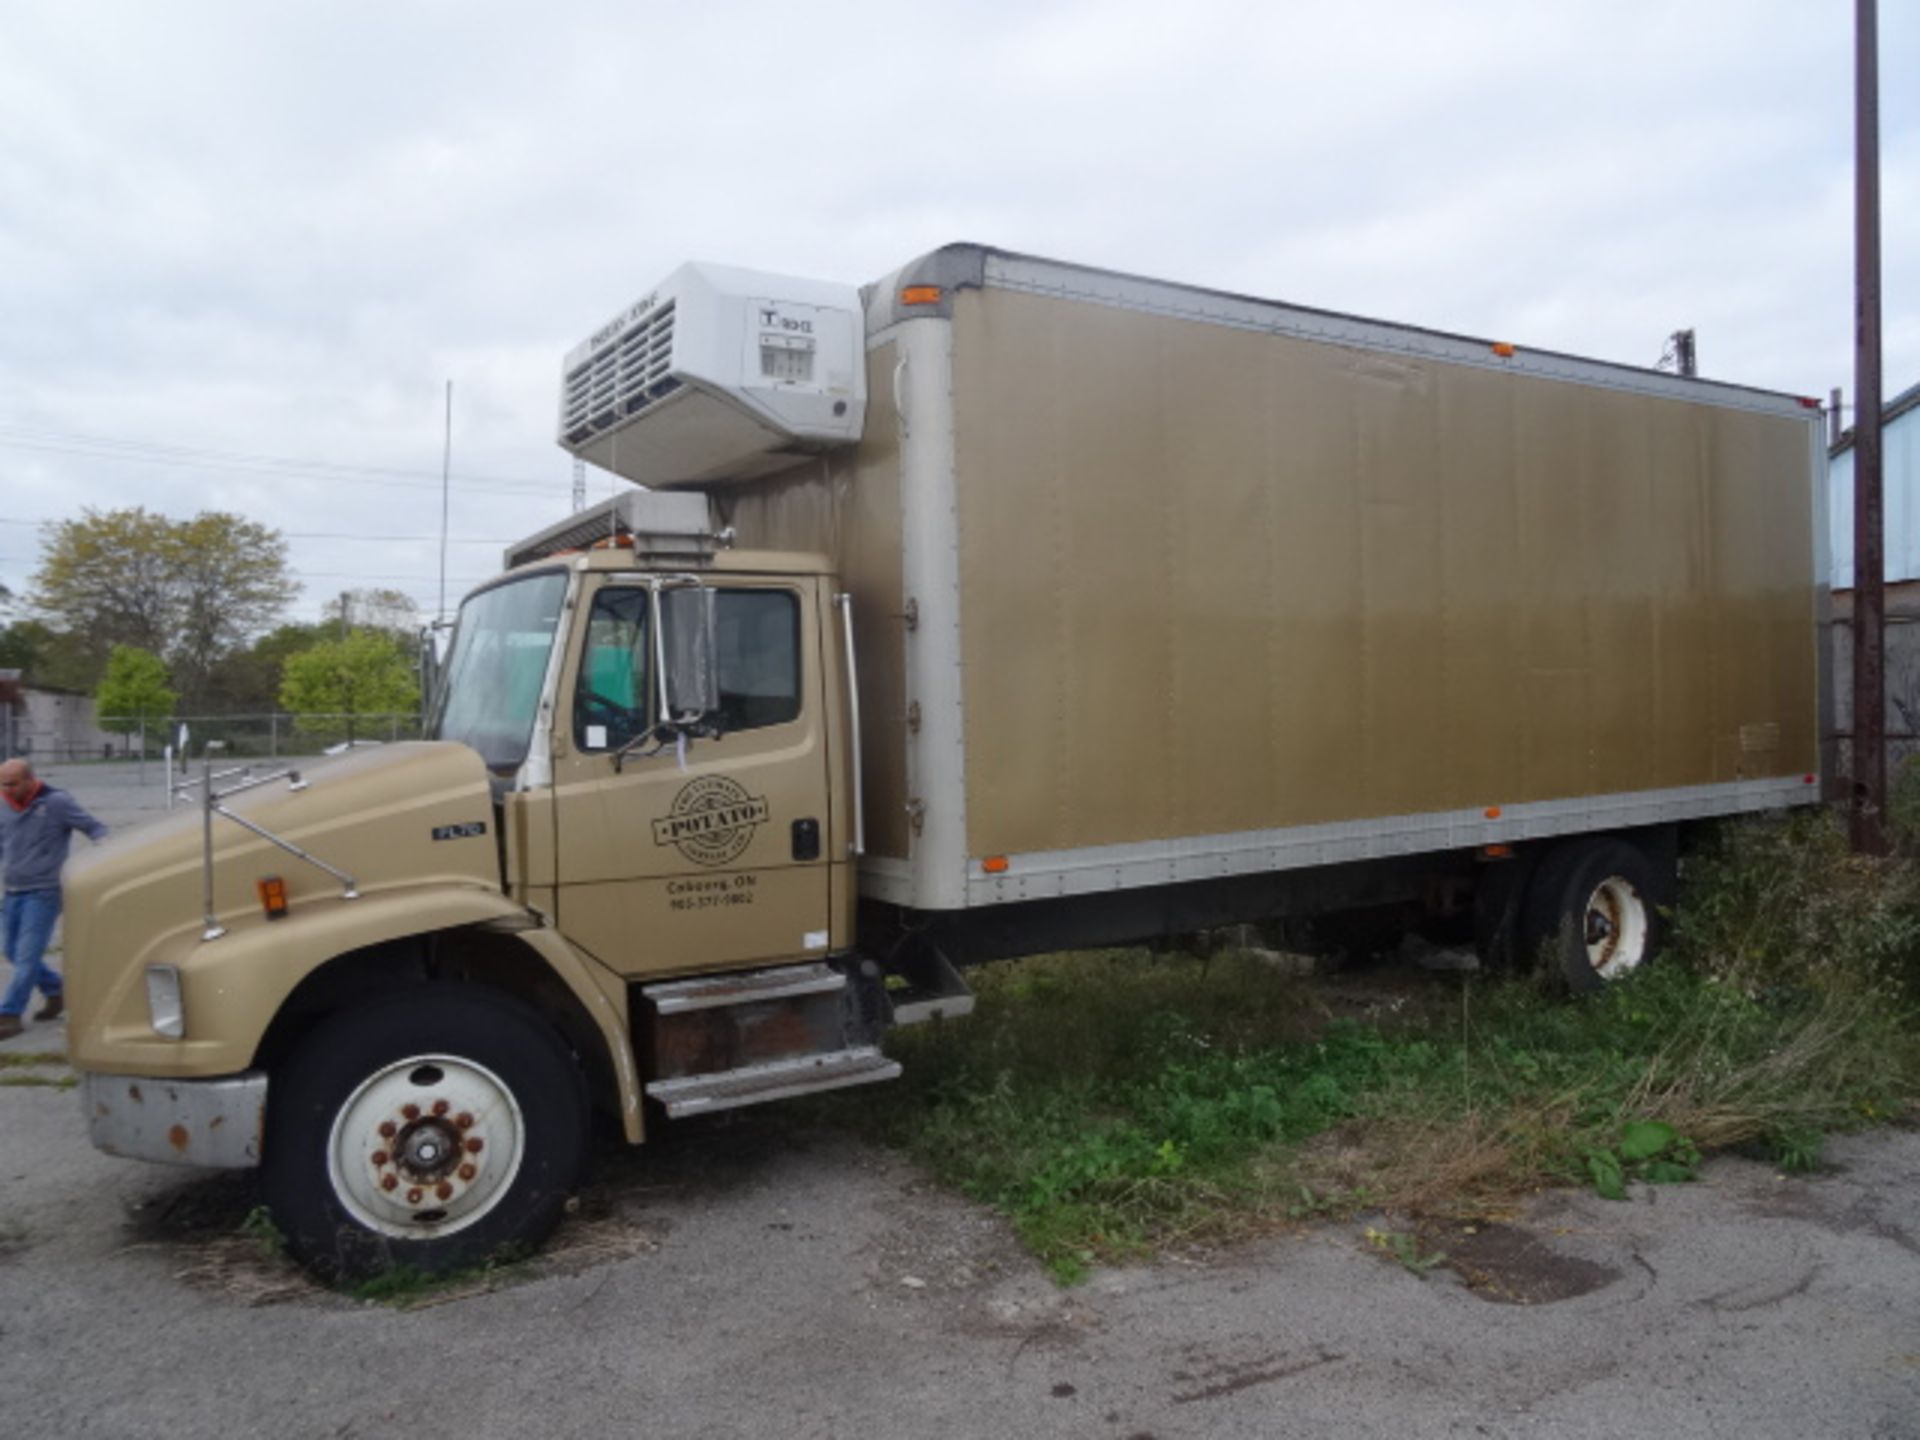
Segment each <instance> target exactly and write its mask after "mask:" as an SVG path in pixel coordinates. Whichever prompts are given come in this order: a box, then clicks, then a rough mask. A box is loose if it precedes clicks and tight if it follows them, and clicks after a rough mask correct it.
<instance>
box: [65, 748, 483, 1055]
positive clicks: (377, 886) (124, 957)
mask: <svg viewBox="0 0 1920 1440" xmlns="http://www.w3.org/2000/svg"><path fill="white" fill-rule="evenodd" d="M278 768H279V762H274V763H272V764H267V765H259V766H256V767H255V770H256V771H257V772H258V773H263V774H270V773H272V772H273V771H274V770H276V769H278ZM298 768H299V773H300V775H301V777H302V778H303V780H304V781H305V782H306V783H305V785H304V786H303V787H302V788H301V789H298V790H295V789H292V788H291V787H290V785H289V783H288V781H287V780H284V779H282V780H275V781H272V782H270V783H268V784H266V785H262V786H260V787H258V788H257V789H253V790H248V791H245V792H243V793H241V794H238V795H234V796H232V797H231V798H229V799H227V800H224V801H221V802H220V803H221V804H222V805H223V806H224V807H225V808H226V809H227V810H229V811H231V812H232V813H233V814H234V815H237V816H240V817H242V818H244V819H245V820H247V821H248V822H250V823H251V824H254V825H257V826H259V827H260V828H261V829H263V830H266V831H269V832H271V833H272V834H274V835H276V836H278V837H279V838H280V839H282V840H285V841H287V842H289V843H291V844H294V845H297V846H299V847H300V849H302V850H304V851H306V852H307V853H309V854H310V855H312V856H314V857H315V858H316V859H319V860H324V861H325V862H326V863H327V864H329V865H331V866H332V867H334V869H336V870H341V871H344V872H346V873H347V874H348V875H350V876H352V877H353V879H354V880H355V882H356V886H357V889H358V891H359V893H360V894H362V895H365V896H371V895H374V894H377V893H382V892H388V891H393V890H399V889H406V888H409V887H416V886H421V885H447V884H453V885H463V886H474V885H479V886H484V887H486V888H489V889H493V890H498V889H499V888H500V859H499V848H498V845H499V839H498V835H497V833H496V832H497V825H496V823H495V817H494V813H493V801H492V798H491V794H490V792H489V790H488V784H487V773H486V768H485V766H484V765H483V764H482V763H481V760H480V757H479V756H478V755H477V754H475V753H474V752H473V751H472V750H469V749H468V748H467V747H466V746H464V745H455V744H448V743H443V742H419V743H408V744H400V745H387V746H381V747H380V748H378V749H367V750H357V751H353V752H350V753H349V754H346V755H342V756H339V757H337V758H330V759H322V760H318V761H315V762H313V763H311V764H304V763H303V764H301V765H300V766H299V767H298ZM237 783H240V777H239V776H233V777H230V778H229V779H227V780H226V781H223V782H221V781H217V782H216V783H215V786H214V789H215V790H216V792H217V791H219V790H220V789H222V788H224V787H231V786H233V785H234V784H237ZM196 791H197V787H196ZM176 806H177V808H176V809H175V810H174V811H173V812H172V813H171V814H169V815H167V816H166V817H165V818H164V819H161V820H155V821H152V822H150V823H148V824H145V825H141V826H138V827H136V828H134V829H132V830H130V831H127V832H125V833H124V834H120V835H116V836H113V837H111V838H109V839H108V840H107V842H106V843H105V844H103V845H100V846H98V847H96V848H90V849H88V850H86V851H83V852H81V853H80V854H77V855H76V856H75V857H74V858H73V860H72V861H70V862H69V864H68V866H67V869H66V872H65V874H64V875H63V876H62V888H63V889H64V891H65V895H66V903H65V920H64V923H65V930H66V953H65V961H64V972H65V976H66V982H67V986H66V988H67V995H68V1004H69V1007H70V1009H71V1011H72V1013H73V1021H72V1023H73V1025H75V1026H84V1025H86V1024H87V1023H88V1022H89V1019H90V1017H92V1016H93V1015H95V1014H96V1012H97V1011H98V1008H99V1007H100V1006H101V1005H103V1004H105V1003H107V1000H108V997H109V996H110V995H114V996H121V997H126V996H128V995H129V993H130V992H131V991H134V990H137V989H138V988H139V987H138V985H137V984H130V983H129V982H128V979H127V976H128V972H129V971H136V970H138V969H140V968H142V967H144V966H145V965H147V964H151V963H157V962H159V961H161V960H163V959H164V960H167V961H177V960H178V958H179V957H180V956H181V955H182V954H185V953H189V952H190V949H191V947H193V946H197V945H198V944H200V943H202V935H203V932H205V931H206V929H207V905H206V866H205V858H204V857H205V849H206V841H205V832H204V829H203V826H204V817H203V814H202V810H201V807H200V805H199V803H198V800H197V795H196V799H194V800H190V801H180V802H176ZM212 834H213V866H212V869H213V912H214V916H215V918H216V920H217V922H218V924H219V925H220V926H222V927H225V928H227V929H230V930H231V929H238V928H239V927H242V926H247V927H252V926H258V925H263V924H266V923H268V922H267V921H266V919H265V917H264V915H263V913H262V907H261V901H260V896H259V892H258V889H257V884H258V882H259V881H260V880H262V879H264V878H266V877H268V876H279V877H280V878H281V879H282V880H284V882H285V884H286V891H287V901H288V912H289V917H288V921H286V922H279V923H297V921H298V919H299V917H300V916H301V915H302V914H304V913H311V912H312V911H313V909H314V908H315V907H319V906H339V905H344V904H353V903H354V902H353V901H352V900H349V899H347V898H346V895H345V887H344V886H343V885H342V884H341V882H340V881H338V880H336V879H335V878H334V877H333V876H331V875H329V874H327V873H326V871H324V870H321V869H319V868H318V867H316V866H314V865H312V864H309V863H308V862H306V861H304V860H302V859H300V858H298V857H297V856H295V855H292V854H289V853H288V852H287V851H285V850H283V849H281V848H280V847H279V846H276V845H274V844H272V843H271V842H270V841H268V840H265V839H263V838H261V837H260V836H258V835H256V834H254V833H252V832H251V831H249V830H247V829H245V828H244V827H243V826H241V825H239V824H237V823H236V822H235V821H234V820H232V819H230V818H228V817H227V816H224V815H215V816H214V817H213V831H212ZM214 943H217V942H214Z"/></svg>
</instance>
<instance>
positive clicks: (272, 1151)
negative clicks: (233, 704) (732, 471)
mask: <svg viewBox="0 0 1920 1440" xmlns="http://www.w3.org/2000/svg"><path fill="white" fill-rule="evenodd" d="M696 500H698V497H695V496H688V495H680V496H672V497H649V496H646V495H644V494H639V493H636V494H634V495H633V496H630V497H627V499H626V503H624V504H622V505H617V506H614V507H610V508H609V510H608V511H607V513H606V515H605V516H604V517H602V519H603V520H604V522H605V523H606V524H607V527H608V529H609V530H610V531H611V532H612V533H611V534H606V533H603V534H602V535H601V537H600V538H599V539H597V540H589V541H588V542H587V543H586V545H585V546H584V547H575V546H568V547H567V548H565V549H563V550H555V549H554V548H553V547H552V543H551V542H549V543H548V544H546V545H544V546H538V547H536V553H533V554H532V555H531V556H528V555H525V554H516V555H514V556H511V557H509V558H510V559H514V560H517V561H519V563H517V564H516V565H515V566H514V568H513V569H511V570H509V571H508V572H507V573H506V574H504V575H503V576H502V577H501V578H500V579H499V580H497V581H495V582H493V583H491V584H489V585H487V586H486V587H484V588H482V589H481V590H479V591H477V592H475V593H474V594H472V595H471V596H469V597H468V599H467V600H466V601H465V603H464V604H463V605H462V607H461V611H460V615H459V619H458V623H457V625H456V627H455V630H454V633H453V636H452V639H451V642H450V645H449V647H448V652H447V656H446V660H445V662H444V666H443V669H442V673H441V676H440V680H439V684H438V686H437V689H436V694H435V697H434V700H433V703H432V707H431V711H430V714H429V717H428V727H427V733H428V739H427V740H426V741H424V742H421V743H418V744H408V745H400V746H390V747H382V749H381V750H379V751H369V752H361V753H357V754H351V755H347V756H343V757H340V758H339V759H336V760H331V761H324V762H322V763H320V764H319V765H316V766H313V767H311V768H309V769H306V770H304V771H301V772H292V771H289V772H284V773H279V774H256V773H253V772H251V771H226V772H216V771H214V770H213V769H212V768H211V767H209V768H208V769H207V771H206V773H205V774H204V776H203V779H202V782H201V784H200V785H199V787H198V793H197V799H198V802H199V803H198V806H197V809H198V811H199V813H198V814H197V815H192V816H191V818H192V819H193V820H194V821H196V822H198V823H196V824H191V825H189V824H187V823H185V821H186V820H187V819H188V818H189V814H190V812H179V813H178V814H177V815H176V817H175V818H174V819H171V820H169V821H167V822H163V823H162V824H161V825H160V826H158V827H155V828H154V830H153V831H152V833H151V834H150V835H144V836H143V835H141V834H136V835H135V836H133V837H130V838H129V840H128V842H127V844H126V846H125V847H123V848H122V849H121V850H119V851H109V852H107V853H105V854H104V855H103V857H102V863H99V864H96V865H94V866H92V867H91V868H80V867H76V872H75V873H74V875H73V877H72V893H73V897H74V902H75V903H74V912H75V920H76V924H75V925H74V927H73V943H72V956H73V958H72V962H71V965H70V968H71V970H72V972H73V977H72V978H73V984H72V990H73V992H74V996H75V1005H74V1011H75V1014H74V1021H73V1024H74V1032H73V1033H74V1036H75V1046H74V1049H75V1055H76V1060H77V1061H78V1063H79V1064H80V1065H81V1066H82V1067H83V1068H84V1069H85V1071H86V1072H87V1078H86V1087H87V1097H88V1113H89V1118H90V1123H91V1126H92V1132H93V1138H94V1140H95V1143H96V1144H98V1145H99V1146H100V1147H101V1148H103V1149H106V1150H108V1151H109V1152H111V1153H116V1154H121V1155H129V1156H134V1157H138V1158H146V1159H158V1160H173V1161H184V1162H187V1163H201V1164H213V1165H245V1164H254V1163H258V1164H260V1165H261V1166H262V1168H263V1171H264V1180H265V1187H266V1192H267V1196H268V1201H269V1204H270V1205H271V1206H272V1209H273V1212H274V1214H275V1216H276V1219H277V1221H278V1223H279V1224H280V1226H281V1227H282V1229H283V1231H284V1232H285V1233H286V1236H287V1239H288V1242H289V1244H290V1246H291V1247H292V1248H293V1249H294V1251H295V1252H296V1253H297V1254H299V1255H300V1256H301V1257H302V1258H304V1259H306V1260H307V1261H308V1262H309V1263H311V1264H313V1265H315V1266H316V1268H318V1269H320V1270H322V1271H326V1272H334V1273H341V1274H350V1273H357V1272H359V1271H363V1270H367V1269H371V1268H376V1267H378V1266H381V1265H387V1264H391V1263H395V1262H404V1263H408V1264H412V1265H415V1266H418V1267H422V1268H441V1267H444V1266H448V1265H456V1264H462V1263H471V1262H472V1261H473V1260H475V1259H478V1258H483V1257H484V1256H485V1255H487V1254H489V1253H491V1252H492V1251H493V1250H494V1249H496V1248H498V1247H499V1246H500V1245H502V1244H506V1243H514V1242H520V1243H525V1242H528V1241H530V1240H534V1239H537V1238H538V1237H539V1235H540V1234H541V1233H543V1232H544V1229H545V1228H546V1227H548V1226H550V1225H551V1224H552V1223H554V1221H555V1219H556V1218H557V1216H558V1214H559V1207H560V1205H561V1204H562V1202H563V1201H564V1199H565V1196H566V1194H567V1193H568V1192H569V1191H570V1189H571V1188H572V1186H573V1185H574V1184H575V1182H576V1179H577V1176H578V1172H579V1169H580V1165H581V1163H582V1159H583V1156H584V1154H585V1148H586V1143H587V1129H588V1119H589V1115H590V1113H591V1111H592V1109H594V1108H597V1109H599V1110H600V1111H603V1112H605V1113H607V1114H609V1115H610V1116H612V1117H614V1118H615V1119H616V1120H617V1121H618V1123H620V1125H621V1126H622V1128H623V1130H624V1132H625V1134H626V1136H627V1138H628V1139H629V1140H632V1141H638V1140H640V1139H641V1138H643V1135H644V1131H645V1115H646V1113H647V1110H648V1109H649V1108H651V1109H652V1110H653V1111H654V1112H655V1113H659V1114H664V1115H665V1116H667V1117H678V1116H685V1115H695V1114H701V1113H705V1112H708V1111H713V1110H720V1109H727V1108H731V1107H735V1106H739V1105H746V1104H752V1103H756V1102H758V1101H762V1100H768V1099H775V1098H780V1097H784V1096H789V1095H794V1094H799V1093H805V1092H810V1091H816V1090H822V1089H830V1088H835V1087H839V1086H845V1085H853V1084H862V1083H868V1082H871V1081H877V1080H885V1079H889V1078H892V1077H893V1076H894V1075H897V1074H898V1073H899V1066H898V1065H897V1064H896V1063H894V1062H893V1061H890V1060H888V1059H887V1058H886V1057H885V1056H884V1055H883V1054H882V1053H881V1052H880V1050H879V1049H878V1046H877V1044H876V1041H877V1039H878V1037H879V1034H880V1031H881V1029H882V1028H883V1026H884V1025H885V1024H886V1023H887V1022H888V1021H889V1020H890V1019H892V1018H894V1016H893V1007H892V1005H891V1004H890V1002H889V1000H888V998H887V994H886V991H885V989H884V986H883V983H882V977H881V973H880V970H879V967H878V966H877V965H875V964H874V963H873V962H872V961H870V960H863V959H861V958H860V957H858V956H856V955H855V954H854V953H853V945H854V933H853V927H854V911H855V903H854V888H855V878H854V874H853V866H854V863H855V861H856V859H857V851H858V848H859V821H858V819H857V805H856V793H857V789H858V780H857V775H856V773H855V772H856V761H855V757H854V753H853V750H852V747H851V746H850V744H849V743H848V741H847V740H846V739H845V738H843V737H845V736H847V735H848V734H850V733H851V731H852V729H853V726H852V722H851V718H850V717H851V711H852V707H853V703H854V698H855V697H854V694H853V690H852V685H853V676H852V673H851V670H850V668H849V666H848V664H847V657H848V655H849V651H848V648H847V642H846V637H847V635H848V633H849V631H848V625H849V623H850V620H849V612H848V608H847V605H846V602H845V599H844V597H842V596H839V595H838V592H837V591H836V588H835V585H834V577H833V576H832V574H831V573H830V572H829V570H828V566H827V563H826V561H825V560H824V559H822V558H820V557H818V556H809V555H797V554H776V553H771V552H758V553H756V552H744V551H734V550H731V549H728V548H726V546H725V544H724V542H723V538H722V537H719V536H716V535H714V534H713V533H711V532H709V531H708V529H707V528H706V525H705V517H704V502H700V510H699V513H698V514H696V513H695V510H694V507H693V505H692V504H691V503H690V502H694V501H696ZM669 513H670V514H671V515H672V516H674V517H676V519H677V525H676V526H665V521H664V519H663V517H665V516H667V515H668V514H669ZM649 517H651V518H652V522H653V523H654V524H655V526H656V528H653V529H648V528H647V527H648V524H649ZM663 526H665V528H662V527H663ZM143 840H144V843H142V842H143ZM196 842H197V843H196ZM196 851H197V852H198V853H196ZM196 861H197V862H198V863H197V864H196V863H195V862H196ZM350 867H352V868H350ZM354 869H358V870H359V872H360V873H359V874H357V875H356V874H355V873H353V870H354ZM196 871H197V872H198V873H197V874H196V873H195V872H196ZM268 872H274V873H271V874H269V873H268ZM194 879H197V880H201V881H203V882H204V885H193V884H191V883H186V882H189V881H190V880H194ZM268 880H271V881H272V893H273V894H274V895H275V896H277V897H278V898H277V902H276V904H275V905H274V906H268V905H266V904H265V903H264V901H256V897H255V895H254V894H252V893H250V892H252V891H255V890H256V889H258V890H259V893H260V894H261V895H262V896H264V895H265V894H266V893H268V891H267V889H266V882H267V881H268ZM256 882H258V884H257V885H256ZM202 895H204V898H205V903H204V906H196V905H195V904H194V901H195V900H196V899H198V898H200V897H201V896H202ZM196 912H199V913H196ZM168 921H171V923H166V922H168ZM129 952H130V953H129ZM110 957H111V958H110ZM121 958H131V959H132V960H133V962H134V963H132V964H130V965H125V966H124V967H122V968H121V969H120V970H119V971H118V973H117V974H109V973H107V972H108V969H109V966H110V964H111V959H121ZM140 978H144V981H145V984H144V987H142V986H141V984H140V983H139V979H140ZM143 989H144V993H143ZM143 999H144V1001H145V1003H144V1005H143V1004H142V1003H141V1001H142V1000H143ZM949 1008H951V1006H950V1007H949ZM902 1018H914V1017H912V1016H910V1015H903V1016H902ZM207 1030H213V1031H217V1032H218V1036H219V1039H218V1043H217V1046H216V1047H215V1048H214V1049H213V1050H211V1051H208V1050H205V1049H203V1050H202V1051H201V1052H200V1053H195V1051H194V1048H193V1047H194V1045H195V1042H196V1039H197V1038H198V1036H199V1035H200V1034H202V1033H203V1032H204V1031H207ZM209 1069H211V1070H212V1071H213V1072H214V1073H211V1074H209V1073H207V1072H208V1071H209Z"/></svg>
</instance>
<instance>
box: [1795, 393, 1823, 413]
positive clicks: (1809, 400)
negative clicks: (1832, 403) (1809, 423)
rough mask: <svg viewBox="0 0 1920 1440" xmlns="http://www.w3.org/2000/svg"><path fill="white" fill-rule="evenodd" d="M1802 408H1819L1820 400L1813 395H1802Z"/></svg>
mask: <svg viewBox="0 0 1920 1440" xmlns="http://www.w3.org/2000/svg"><path fill="white" fill-rule="evenodd" d="M1800 408H1801V409H1802V410H1818V409H1819V408H1820V402H1819V401H1818V400H1816V399H1814V398H1813V397H1812V396H1811V395H1802V396H1801V397H1800Z"/></svg>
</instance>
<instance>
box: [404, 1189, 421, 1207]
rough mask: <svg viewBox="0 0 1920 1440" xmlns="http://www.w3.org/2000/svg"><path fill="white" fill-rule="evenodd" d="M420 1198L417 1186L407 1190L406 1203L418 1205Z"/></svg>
mask: <svg viewBox="0 0 1920 1440" xmlns="http://www.w3.org/2000/svg"><path fill="white" fill-rule="evenodd" d="M420 1198H421V1192H420V1190H419V1189H418V1188H417V1187H416V1188H415V1189H412V1190H409V1191H407V1204H409V1205H418V1204H419V1203H420Z"/></svg>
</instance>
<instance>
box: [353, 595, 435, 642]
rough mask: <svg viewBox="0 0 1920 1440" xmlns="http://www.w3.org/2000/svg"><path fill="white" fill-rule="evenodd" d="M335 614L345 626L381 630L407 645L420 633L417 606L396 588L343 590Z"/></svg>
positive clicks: (410, 598)
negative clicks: (336, 613) (398, 638)
mask: <svg viewBox="0 0 1920 1440" xmlns="http://www.w3.org/2000/svg"><path fill="white" fill-rule="evenodd" d="M338 613H339V623H340V624H341V625H342V626H344V627H346V628H348V629H371V630H384V631H386V632H387V633H388V634H390V635H396V636H398V637H400V638H401V639H402V640H405V641H406V642H408V643H409V644H411V643H412V642H413V640H414V638H415V637H416V636H418V635H419V633H420V607H419V606H418V605H416V604H415V603H414V601H413V597H412V596H411V595H406V594H403V593H402V592H401V591H398V590H343V591H341V592H340V604H339V609H338Z"/></svg>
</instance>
